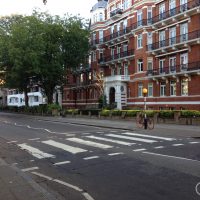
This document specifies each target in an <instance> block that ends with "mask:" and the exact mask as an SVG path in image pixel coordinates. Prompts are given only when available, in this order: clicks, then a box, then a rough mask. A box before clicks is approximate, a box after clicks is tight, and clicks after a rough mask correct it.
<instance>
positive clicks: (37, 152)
mask: <svg viewBox="0 0 200 200" xmlns="http://www.w3.org/2000/svg"><path fill="white" fill-rule="evenodd" d="M18 146H19V147H20V148H21V149H23V150H26V151H28V153H30V154H31V155H32V156H34V157H36V158H38V159H43V158H55V156H54V155H52V154H49V153H45V152H43V151H40V150H39V149H37V148H34V147H31V146H29V145H27V144H25V143H24V144H18Z"/></svg>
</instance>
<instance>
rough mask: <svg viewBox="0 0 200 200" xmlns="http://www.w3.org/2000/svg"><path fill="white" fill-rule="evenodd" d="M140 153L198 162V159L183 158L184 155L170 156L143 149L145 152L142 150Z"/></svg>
mask: <svg viewBox="0 0 200 200" xmlns="http://www.w3.org/2000/svg"><path fill="white" fill-rule="evenodd" d="M142 153H145V154H149V155H155V156H161V157H167V158H176V159H180V160H187V161H192V162H198V163H200V161H199V160H193V159H189V158H184V157H177V156H170V155H165V154H158V153H152V152H148V151H145V152H142Z"/></svg>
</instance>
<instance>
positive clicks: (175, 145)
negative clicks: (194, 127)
mask: <svg viewBox="0 0 200 200" xmlns="http://www.w3.org/2000/svg"><path fill="white" fill-rule="evenodd" d="M182 145H184V144H172V146H174V147H177V146H182Z"/></svg>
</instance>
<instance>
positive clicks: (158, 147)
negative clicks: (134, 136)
mask: <svg viewBox="0 0 200 200" xmlns="http://www.w3.org/2000/svg"><path fill="white" fill-rule="evenodd" d="M163 148H164V146H157V147H154V149H163Z"/></svg>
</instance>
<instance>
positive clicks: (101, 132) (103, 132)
mask: <svg viewBox="0 0 200 200" xmlns="http://www.w3.org/2000/svg"><path fill="white" fill-rule="evenodd" d="M96 133H104V132H102V131H98V132H96Z"/></svg>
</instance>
